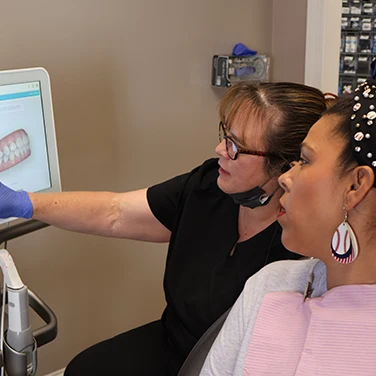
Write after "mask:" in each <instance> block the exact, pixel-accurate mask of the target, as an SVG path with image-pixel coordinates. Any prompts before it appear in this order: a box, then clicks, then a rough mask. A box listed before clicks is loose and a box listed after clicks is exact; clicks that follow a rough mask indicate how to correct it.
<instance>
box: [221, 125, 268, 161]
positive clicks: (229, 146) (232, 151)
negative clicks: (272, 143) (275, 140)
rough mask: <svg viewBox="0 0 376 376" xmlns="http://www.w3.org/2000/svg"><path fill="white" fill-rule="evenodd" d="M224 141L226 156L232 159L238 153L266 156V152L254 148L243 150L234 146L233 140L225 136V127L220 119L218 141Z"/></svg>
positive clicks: (236, 156)
mask: <svg viewBox="0 0 376 376" xmlns="http://www.w3.org/2000/svg"><path fill="white" fill-rule="evenodd" d="M223 140H225V141H226V151H227V154H228V156H229V157H230V158H231V159H232V160H233V161H234V160H235V159H236V158H238V155H239V154H248V155H256V156H258V157H266V156H268V153H266V152H263V151H256V150H245V149H241V148H239V147H237V146H236V144H235V142H234V141H233V140H232V139H231V138H230V137H228V136H227V134H226V128H225V125H224V124H223V122H222V121H220V122H219V142H222V141H223Z"/></svg>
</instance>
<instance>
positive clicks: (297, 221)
mask: <svg viewBox="0 0 376 376" xmlns="http://www.w3.org/2000/svg"><path fill="white" fill-rule="evenodd" d="M336 124H337V118H336V117H334V116H325V117H323V118H322V119H320V120H319V121H318V122H317V123H315V124H314V125H313V127H312V128H311V130H310V131H309V133H308V135H307V137H306V138H305V139H304V141H303V144H302V149H301V159H300V161H299V162H297V163H296V164H295V165H294V167H293V168H291V170H289V171H288V172H286V173H285V174H283V175H282V176H281V177H280V179H279V182H280V185H281V186H282V188H283V189H284V191H285V193H284V195H283V196H282V198H281V205H282V208H283V209H284V210H285V214H283V215H281V216H280V217H279V219H278V220H279V222H280V224H281V226H282V228H283V233H282V242H283V244H284V245H285V247H287V248H288V249H290V250H292V251H294V252H297V253H300V254H302V255H305V256H314V257H318V258H320V259H322V260H323V261H325V259H326V258H330V257H331V256H330V243H331V238H332V236H333V234H334V232H335V229H336V228H337V226H338V225H339V224H340V223H341V222H342V221H343V219H344V215H345V212H344V209H343V205H344V197H345V185H346V178H344V177H341V176H340V174H339V172H340V170H339V167H338V157H339V155H340V153H341V151H342V149H343V147H344V142H343V140H342V139H341V138H340V137H338V136H333V129H334V127H335V126H336ZM283 209H282V212H283Z"/></svg>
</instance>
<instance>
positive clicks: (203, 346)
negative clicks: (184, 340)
mask: <svg viewBox="0 0 376 376" xmlns="http://www.w3.org/2000/svg"><path fill="white" fill-rule="evenodd" d="M231 308H232V307H231ZM231 308H229V309H228V310H227V311H226V312H225V313H223V314H222V316H221V317H220V318H219V319H217V321H215V322H214V323H213V324H212V326H211V327H210V328H209V329H208V330H207V331H206V332H205V333H204V335H203V336H202V337H201V338H200V339H199V340H198V342H197V343H196V345H195V346H194V347H193V349H192V350H191V352H190V353H189V355H188V357H187V359H186V360H185V362H184V364H183V366H182V368H181V369H180V372H179V374H178V376H198V375H199V374H200V371H201V368H202V366H203V365H204V362H205V359H206V357H207V355H208V353H209V350H210V348H211V347H212V345H213V343H214V341H215V339H216V338H217V335H218V333H219V332H220V331H221V329H222V326H223V324H224V323H225V321H226V318H227V316H228V314H229V313H230V311H231Z"/></svg>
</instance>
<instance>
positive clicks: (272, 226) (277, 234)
mask: <svg viewBox="0 0 376 376" xmlns="http://www.w3.org/2000/svg"><path fill="white" fill-rule="evenodd" d="M325 109H326V101H325V98H324V95H323V94H322V93H321V92H320V91H319V90H317V89H314V88H311V87H308V86H304V85H300V84H293V83H259V84H255V83H249V82H248V83H240V84H237V85H234V86H233V87H231V88H230V89H228V91H227V92H226V94H225V96H224V98H223V99H222V100H221V103H220V120H221V121H220V124H219V133H220V139H219V141H220V142H219V144H218V146H217V148H216V153H217V154H218V157H219V158H217V159H209V160H207V161H205V162H204V163H203V164H202V165H201V166H199V167H197V168H195V169H193V170H192V171H191V172H189V173H186V174H183V175H180V176H177V177H174V178H172V179H170V180H168V181H166V182H163V183H160V184H157V185H155V186H152V187H150V188H148V189H141V190H138V191H133V192H126V193H120V194H119V193H112V192H65V193H39V194H34V193H30V194H27V193H25V192H13V191H11V190H10V189H9V188H7V187H5V186H3V185H2V186H0V217H10V216H20V214H19V213H20V212H21V210H22V211H23V213H26V214H22V216H24V217H30V216H32V218H35V219H38V220H41V221H43V222H47V223H49V224H51V225H54V226H57V227H60V228H64V229H68V230H72V231H77V232H83V233H89V234H97V235H102V236H112V237H118V238H127V239H137V240H144V241H152V242H169V250H168V256H167V262H166V272H165V277H164V290H165V296H166V302H167V306H166V309H165V310H164V312H163V315H162V318H161V319H160V320H158V321H155V322H152V323H149V324H146V325H143V326H141V327H139V328H136V329H133V330H131V331H129V332H126V333H123V334H120V335H118V336H116V337H114V338H111V339H108V340H105V341H103V342H101V343H98V344H96V345H94V346H92V347H90V348H88V349H87V350H85V351H83V352H82V353H81V354H79V355H77V356H76V357H75V358H74V359H73V360H72V361H71V363H70V364H69V365H68V367H67V369H66V371H65V375H66V376H76V375H80V376H82V375H90V376H95V375H132V376H136V375H140V376H141V375H142V376H151V375H156V376H158V375H161V376H162V375H177V373H178V371H179V369H180V367H181V366H182V364H183V362H184V360H185V358H186V357H187V355H188V353H189V352H190V350H191V349H192V347H193V346H194V344H195V343H196V342H197V340H198V339H199V338H200V337H201V336H202V334H203V333H204V332H205V331H206V330H207V329H208V328H209V326H210V325H211V324H212V323H213V322H214V321H215V320H216V319H217V318H218V317H219V316H221V315H222V313H223V312H225V311H226V310H227V309H228V308H229V307H230V306H231V305H232V304H233V303H234V302H235V300H236V298H237V297H238V295H239V294H240V292H241V291H242V289H243V286H244V283H245V281H246V280H247V279H248V278H249V277H250V276H251V275H252V274H254V273H256V272H257V271H258V270H259V269H261V268H262V267H263V266H264V265H266V264H268V263H270V262H272V261H276V260H282V259H293V258H297V257H299V256H298V255H296V254H293V253H291V252H289V251H288V250H286V249H285V248H284V247H283V246H282V244H281V228H280V226H279V224H278V222H276V219H277V216H278V213H279V209H280V205H279V198H280V197H281V195H282V190H281V189H280V188H279V186H278V181H277V179H278V176H279V175H280V174H281V172H283V171H284V169H285V168H286V166H287V165H288V164H289V162H291V161H293V160H295V159H296V158H297V157H298V156H299V146H300V143H301V142H302V140H303V139H304V137H305V135H306V133H307V132H308V130H309V128H310V127H311V126H312V125H313V123H315V122H316V121H317V120H318V119H319V118H320V116H321V114H322V112H323V111H324V110H325ZM198 137H199V136H198ZM17 210H20V211H17Z"/></svg>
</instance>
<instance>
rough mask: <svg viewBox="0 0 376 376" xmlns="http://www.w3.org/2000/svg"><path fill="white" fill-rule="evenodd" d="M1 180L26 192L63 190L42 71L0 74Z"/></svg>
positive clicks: (35, 69) (43, 71)
mask: <svg viewBox="0 0 376 376" xmlns="http://www.w3.org/2000/svg"><path fill="white" fill-rule="evenodd" d="M0 181H1V182H2V183H3V184H5V185H7V186H8V187H10V188H12V189H14V190H25V191H27V192H41V191H60V190H61V186H60V174H59V166H58V157H57V148H56V137H55V128H54V119H53V110H52V100H51V90H50V83H49V77H48V74H47V72H46V71H45V70H44V69H43V68H32V69H20V70H14V71H0ZM2 222H4V221H2Z"/></svg>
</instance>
